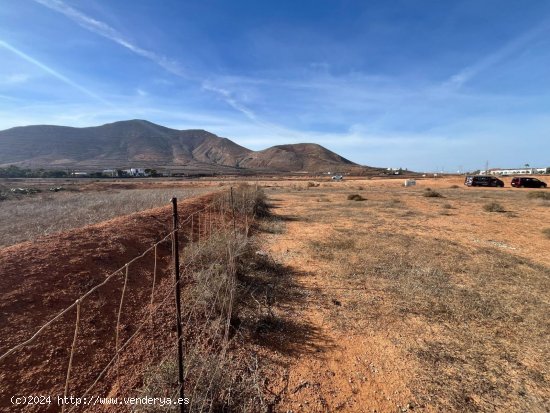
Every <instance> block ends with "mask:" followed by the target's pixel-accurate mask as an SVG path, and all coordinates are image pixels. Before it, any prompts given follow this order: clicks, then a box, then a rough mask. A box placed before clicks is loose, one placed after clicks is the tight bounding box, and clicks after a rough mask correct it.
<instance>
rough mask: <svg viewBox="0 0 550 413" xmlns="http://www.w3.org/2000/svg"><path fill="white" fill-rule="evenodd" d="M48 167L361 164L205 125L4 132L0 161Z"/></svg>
mask: <svg viewBox="0 0 550 413" xmlns="http://www.w3.org/2000/svg"><path fill="white" fill-rule="evenodd" d="M5 165H19V166H25V167H32V168H37V167H45V168H88V169H92V168H114V167H117V168H121V167H131V166H133V167H138V166H139V167H156V168H159V167H168V168H170V167H185V168H199V169H201V168H202V169H205V170H210V171H217V172H220V173H223V172H230V171H232V170H237V169H252V170H268V171H274V172H290V171H292V172H297V171H309V172H318V171H330V170H340V171H344V170H348V169H349V168H352V169H354V168H357V167H358V165H356V164H354V163H353V162H351V161H348V160H347V159H344V158H342V157H341V156H339V155H337V154H335V153H334V152H331V151H329V150H328V149H326V148H323V147H322V146H320V145H316V144H296V145H279V146H274V147H272V148H268V149H265V150H262V151H257V152H254V151H251V150H250V149H247V148H244V147H242V146H240V145H237V144H236V143H234V142H233V141H231V140H229V139H226V138H220V137H218V136H216V135H214V134H212V133H210V132H207V131H204V130H176V129H170V128H166V127H164V126H160V125H156V124H154V123H151V122H148V121H145V120H129V121H121V122H114V123H109V124H106V125H102V126H95V127H87V128H73V127H66V126H52V125H35V126H23V127H16V128H12V129H7V130H4V131H0V166H5Z"/></svg>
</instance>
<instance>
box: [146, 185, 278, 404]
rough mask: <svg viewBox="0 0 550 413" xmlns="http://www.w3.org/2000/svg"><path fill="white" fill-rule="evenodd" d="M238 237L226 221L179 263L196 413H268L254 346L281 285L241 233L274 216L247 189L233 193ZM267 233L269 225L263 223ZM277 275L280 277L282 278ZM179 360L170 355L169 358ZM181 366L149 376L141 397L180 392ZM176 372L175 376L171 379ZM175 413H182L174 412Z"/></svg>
mask: <svg viewBox="0 0 550 413" xmlns="http://www.w3.org/2000/svg"><path fill="white" fill-rule="evenodd" d="M234 197H235V199H240V200H241V203H240V204H239V205H237V207H236V211H237V213H238V215H237V217H238V220H239V222H238V228H239V229H238V230H237V231H236V232H235V230H234V227H233V225H227V223H224V222H223V221H221V222H218V225H217V228H216V230H215V231H214V233H213V234H211V235H210V236H208V237H207V238H205V239H202V240H201V241H200V242H198V240H195V242H194V243H191V244H188V246H187V247H186V248H185V249H184V251H183V254H182V257H181V261H182V263H187V264H182V276H183V277H184V278H185V279H186V280H187V282H186V288H185V290H184V294H183V306H184V307H183V320H184V324H185V351H186V356H185V381H186V389H187V391H186V396H187V397H189V398H190V400H191V405H190V406H188V408H189V411H193V412H223V411H231V412H252V411H254V412H256V411H258V412H259V411H265V409H266V401H265V396H264V393H263V380H265V379H264V378H263V372H262V364H261V363H260V362H259V360H258V357H256V356H255V355H254V354H253V352H252V351H249V350H250V345H251V343H252V342H253V340H250V338H251V337H252V336H253V335H254V334H256V332H257V331H258V329H262V328H264V327H263V326H264V325H265V323H266V322H267V321H266V320H269V322H270V323H275V322H276V320H275V318H274V315H273V313H272V311H271V306H272V305H273V304H274V303H275V296H276V294H275V291H274V289H275V288H277V287H276V286H277V283H278V279H279V280H280V279H281V278H280V276H279V277H274V271H275V270H274V269H275V267H274V265H273V264H272V263H271V262H270V261H269V259H268V258H267V257H265V256H264V255H262V254H258V253H257V251H258V248H259V247H258V245H257V244H256V243H255V238H250V237H249V236H247V233H246V232H243V231H242V229H243V228H242V225H243V224H244V222H245V221H246V220H245V217H247V219H253V216H254V215H255V214H257V211H263V213H262V214H263V216H264V217H265V214H266V213H267V212H268V211H269V209H268V207H267V202H266V198H265V195H264V194H263V192H261V191H258V192H255V191H254V190H251V187H248V186H242V187H240V188H239V189H238V190H236V191H235V193H234ZM260 225H262V227H263V222H261V223H260ZM277 275H279V274H277ZM173 357H174V356H173V355H171V358H173ZM176 371H177V370H176V366H175V365H174V364H172V363H170V362H168V361H165V362H163V363H161V364H160V366H159V367H157V368H155V369H153V370H152V371H151V372H150V374H148V375H146V380H145V381H144V386H143V389H142V390H141V393H142V394H144V395H147V396H151V397H158V396H155V395H158V394H161V395H162V394H170V393H172V394H173V393H174V392H177V383H174V377H177V375H176ZM166 372H171V374H166ZM173 411H177V409H174V410H173Z"/></svg>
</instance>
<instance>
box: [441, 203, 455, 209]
mask: <svg viewBox="0 0 550 413" xmlns="http://www.w3.org/2000/svg"><path fill="white" fill-rule="evenodd" d="M441 208H443V209H453V206H452V205H451V204H443V205H441Z"/></svg>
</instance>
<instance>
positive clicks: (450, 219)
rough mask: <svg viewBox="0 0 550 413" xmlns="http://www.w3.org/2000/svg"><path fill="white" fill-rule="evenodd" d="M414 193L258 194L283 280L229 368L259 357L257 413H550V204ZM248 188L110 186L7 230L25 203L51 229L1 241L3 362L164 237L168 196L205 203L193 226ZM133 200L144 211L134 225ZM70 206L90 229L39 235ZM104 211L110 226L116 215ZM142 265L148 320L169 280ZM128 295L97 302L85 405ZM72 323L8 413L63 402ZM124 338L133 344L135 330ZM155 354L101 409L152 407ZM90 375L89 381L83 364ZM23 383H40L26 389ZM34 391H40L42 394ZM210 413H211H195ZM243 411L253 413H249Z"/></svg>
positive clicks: (36, 353) (258, 243)
mask: <svg viewBox="0 0 550 413" xmlns="http://www.w3.org/2000/svg"><path fill="white" fill-rule="evenodd" d="M543 179H544V180H545V181H546V182H549V178H548V177H544V178H543ZM402 182H403V180H402V179H360V178H357V179H352V178H349V179H345V180H344V181H342V182H331V181H329V180H328V179H326V178H323V179H317V178H310V179H286V180H285V179H265V180H259V181H252V182H250V183H252V184H254V185H259V186H260V187H262V188H263V189H264V192H265V194H266V195H267V200H268V203H269V204H270V205H271V207H272V208H271V211H272V215H271V216H270V217H268V218H265V219H263V220H261V221H259V222H258V224H257V225H255V226H254V227H253V228H252V229H251V231H250V236H252V237H253V238H254V248H255V250H256V254H253V255H254V256H256V257H257V256H261V257H265V258H263V259H265V260H267V261H269V268H270V269H271V270H273V271H271V272H267V271H266V272H265V274H264V281H265V283H263V284H262V285H261V288H260V286H255V287H254V288H251V289H247V290H246V291H245V294H246V295H248V296H250V297H251V299H253V301H254V302H256V303H257V306H258V307H259V308H260V312H261V316H254V317H252V316H251V317H249V318H246V317H245V316H243V317H241V319H240V320H239V323H237V322H235V323H233V319H232V320H231V325H232V328H233V329H234V330H236V332H237V333H238V334H235V336H234V337H235V338H234V339H233V341H234V344H233V346H232V347H230V348H229V349H228V352H230V353H233V354H235V355H236V356H235V359H238V358H239V355H240V354H242V353H247V354H254V360H255V362H257V366H256V369H257V370H255V372H254V374H255V375H257V376H254V377H255V378H254V380H253V381H251V382H250V383H253V385H254V391H255V396H254V397H255V400H256V399H257V401H258V404H256V405H254V406H255V407H254V408H249V409H248V411H257V410H262V411H276V412H289V411H292V412H335V411H342V412H406V411H426V412H440V411H450V412H477V411H483V412H498V411H510V412H523V411H529V412H547V411H549V410H550V404H549V400H550V370H549V364H548V360H550V344H549V343H550V340H549V334H550V324H549V319H548V314H549V313H550V302H549V300H548V297H550V267H549V265H548V263H549V262H550V235H549V233H550V199H549V196H547V195H548V194H550V192H549V191H548V190H536V189H514V188H510V184H509V180H505V182H506V186H507V187H506V188H504V189H500V188H467V187H465V186H464V185H463V177H443V178H437V179H436V178H426V179H418V180H417V185H416V186H414V187H409V188H405V187H403V186H402ZM241 183H243V181H231V180H195V181H178V180H171V181H166V182H162V181H148V180H143V181H138V180H136V181H131V180H127V181H120V182H115V181H101V182H93V183H89V184H86V185H80V186H79V185H76V186H77V188H74V191H66V192H65V191H61V192H56V193H52V194H48V197H44V196H42V195H40V194H38V195H37V194H34V195H28V196H24V197H19V198H18V199H11V200H6V201H3V202H0V217H1V216H5V217H7V216H8V215H9V214H14V212H13V211H12V210H11V209H12V208H13V206H14V205H15V204H16V203H18V204H22V205H31V204H32V208H31V207H29V208H31V209H29V211H32V210H34V211H37V210H39V209H40V208H44V209H45V210H46V211H48V213H47V214H42V215H41V214H36V217H35V221H30V220H29V219H27V218H25V219H22V220H21V221H19V222H17V220H16V219H14V218H6V219H5V224H4V225H3V228H8V226H9V225H15V223H17V225H18V228H20V229H19V230H18V233H19V234H29V235H28V236H23V235H21V236H20V237H19V238H17V239H9V240H5V239H2V240H1V241H2V242H1V244H3V245H10V244H15V245H11V246H9V247H5V248H2V249H0V273H1V280H2V289H1V296H0V303H1V310H2V317H3V318H4V320H5V323H3V324H4V325H6V328H5V330H4V333H5V334H3V335H2V338H1V339H0V352H4V351H5V350H6V349H7V348H9V347H11V346H13V345H14V344H15V343H17V342H18V341H20V340H21V339H23V338H25V337H26V336H28V335H29V334H31V333H32V332H33V331H34V330H36V329H37V328H38V327H39V326H40V325H41V323H42V322H44V321H45V320H47V319H48V318H49V317H50V316H52V315H53V314H55V312H56V311H58V310H59V309H61V308H62V307H63V306H64V305H68V304H70V303H71V302H73V301H74V299H76V298H77V297H78V296H79V295H80V294H82V293H83V292H85V291H86V289H87V288H89V287H92V286H93V285H95V284H97V283H99V282H100V281H101V280H102V277H104V274H106V273H108V272H109V271H113V270H114V269H116V268H118V267H119V266H121V265H123V264H124V262H127V261H128V260H130V259H131V258H133V257H134V256H136V255H139V253H140V252H141V251H143V250H144V249H145V248H147V246H149V245H150V244H151V243H152V242H153V241H155V240H158V239H159V237H160V236H161V235H163V234H164V233H166V231H168V230H169V228H170V227H169V219H170V215H169V210H168V209H167V208H157V209H148V208H151V207H153V206H155V207H158V206H160V205H162V204H163V202H164V204H167V202H165V201H163V199H164V198H166V201H167V200H168V198H167V197H168V194H170V193H179V194H180V195H179V196H180V197H188V198H189V200H188V201H185V202H184V204H183V207H182V215H181V217H182V219H185V216H186V214H191V213H192V212H193V211H197V210H199V209H200V208H201V206H202V205H205V204H206V203H207V202H209V199H210V198H209V197H211V196H212V195H202V196H201V197H197V195H199V194H204V193H212V192H220V191H223V190H224V189H227V188H228V187H230V186H235V187H237V186H238V185H240V184H241ZM549 183H550V182H549ZM4 185H6V184H5V183H4ZM19 185H20V186H22V184H19ZM48 185H49V184H48ZM144 194H148V195H147V196H145V195H144ZM532 194H542V195H532ZM73 196H75V197H77V196H92V197H93V199H104V200H107V201H108V202H104V203H103V204H100V203H92V204H90V203H88V202H85V201H82V202H80V203H77V204H76V205H77V208H76V210H73V211H72V212H70V211H71V210H70V208H67V204H68V205H71V203H73V202H76V201H75V200H76V198H75V199H73V198H71V197H73ZM66 199H69V201H70V202H65V200H66ZM125 199H129V200H132V202H131V204H132V205H130V206H127V207H124V208H123V207H121V206H120V205H123V204H125V202H126V201H125ZM37 200H40V202H37ZM140 200H141V201H140ZM62 204H63V208H65V209H63V212H62V213H59V216H61V215H62V214H69V213H75V214H76V216H77V217H80V218H78V219H76V220H72V221H71V222H70V223H67V224H63V226H61V227H59V228H58V229H57V232H56V230H55V229H54V228H52V229H49V230H48V231H47V232H46V233H44V234H41V233H39V232H37V230H36V228H41V227H40V226H39V225H40V222H39V221H40V220H43V221H45V222H46V221H47V217H48V216H50V217H52V216H54V217H55V216H57V215H56V213H58V212H56V211H55V209H56V208H58V207H59V208H61V207H60V206H59V205H62ZM119 204H120V205H119ZM86 205H95V206H93V208H95V212H94V211H92V212H93V214H92V215H94V217H95V218H93V219H92V220H91V221H86V220H84V219H83V218H82V217H85V216H89V215H90V214H91V213H90V212H89V211H86ZM97 205H99V206H97ZM109 205H111V207H110V208H109ZM49 208H52V209H49ZM104 208H107V210H108V212H106V213H104V212H101V211H103V209H104ZM125 208H126V209H125ZM8 209H9V210H8ZM141 210H144V211H142V212H138V213H135V212H137V211H141ZM22 211H25V210H24V209H23V210H22ZM67 211H69V212H67ZM98 211H99V212H98ZM117 211H119V212H118V213H117ZM20 213H27V214H29V216H31V215H32V212H20ZM129 213H134V214H133V215H127V214H129ZM102 214H105V215H102ZM117 215H121V216H118V217H117ZM126 215H127V216H126ZM109 219H110V220H109ZM79 221H80V222H82V225H80V226H79V225H78V222H79ZM26 222H33V223H32V226H33V228H23V227H24V226H25V225H26V224H25V223H26ZM188 224H189V223H187V224H186V225H188ZM52 225H53V224H52ZM65 225H66V226H65ZM50 227H51V225H50ZM50 227H48V228H50ZM199 231H200V230H199ZM205 233H208V231H206V232H205ZM247 233H248V230H247ZM192 234H193V233H192ZM199 234H200V233H199ZM6 236H7V232H3V234H2V237H3V238H5V237H6ZM21 241H25V242H23V243H18V244H17V242H21ZM159 254H160V255H159V264H158V265H159V267H160V268H163V271H164V273H165V275H163V276H162V277H164V278H161V279H160V284H159V286H160V287H159V288H160V289H164V290H166V291H169V290H167V289H168V286H169V278H168V274H169V270H168V264H169V257H168V255H167V254H168V253H167V252H166V250H165V248H164V247H162V248H160V252H159ZM183 257H185V256H183ZM184 262H185V261H184ZM139 265H141V264H139ZM139 265H138V267H135V271H136V274H140V277H137V278H136V280H138V279H139V280H141V281H137V283H136V284H135V285H134V286H133V288H134V290H131V291H130V296H129V299H127V300H126V302H125V305H127V306H128V314H130V315H133V316H135V317H139V314H140V313H139V311H140V310H141V308H142V306H143V305H142V303H143V300H145V299H146V295H145V293H144V292H143V291H142V290H141V289H140V288H145V285H146V281H145V277H146V274H149V272H150V271H151V268H152V267H153V265H157V264H155V263H153V261H152V258H151V257H149V258H147V260H146V261H145V263H144V264H143V266H142V267H140V266H139ZM265 267H266V268H267V267H268V266H267V265H266V266H265ZM133 268H134V267H133ZM245 268H246V267H245ZM262 268H263V267H262ZM251 271H252V270H251ZM265 277H267V279H266V278H265ZM117 283H118V284H117V286H116V289H115V290H109V291H106V292H104V293H101V294H100V295H99V296H98V297H95V296H93V298H97V300H96V301H91V302H90V303H88V304H87V305H88V308H87V310H88V313H87V314H88V315H87V318H85V319H84V321H85V323H87V324H86V326H87V327H88V330H87V331H85V332H84V333H83V334H84V335H83V337H84V339H86V340H88V339H89V340H90V342H89V343H87V344H86V345H84V346H83V347H82V350H81V353H79V354H77V355H78V356H79V357H80V363H76V371H77V373H78V374H76V375H75V377H76V378H75V379H74V380H75V381H74V388H75V389H79V390H82V389H85V388H86V381H87V380H88V381H89V380H91V379H92V378H93V373H94V372H96V371H97V370H98V368H99V364H100V361H103V362H104V361H105V360H108V355H109V351H110V350H108V346H112V345H113V343H112V342H111V341H112V340H111V339H110V338H109V339H108V338H97V337H92V336H93V334H92V332H91V331H92V329H93V326H96V327H98V328H100V329H101V331H103V333H104V335H105V337H111V335H112V331H111V330H112V325H111V324H109V320H111V321H112V320H113V319H114V318H116V310H117V304H116V297H115V296H116V295H117V294H119V293H120V291H121V288H122V278H121V279H119V280H118V281H117ZM124 288H125V287H124ZM184 289H185V286H184ZM190 291H191V290H190ZM190 291H187V293H188V294H189V293H190ZM61 298H62V299H61ZM191 298H192V297H191ZM111 299H112V300H113V301H112V302H111V301H109V300H111ZM244 301H245V300H244V299H243V302H244ZM254 305H255V304H254ZM242 306H243V307H244V304H243V305H242ZM105 314H107V315H105ZM169 314H170V311H169V310H166V311H165V312H163V313H162V314H161V315H160V316H159V318H158V322H159V323H161V322H163V321H166V322H168V323H169V322H170V315H169ZM60 321H61V325H60V326H57V327H56V329H55V331H53V332H50V333H49V335H48V336H47V338H48V339H47V340H45V341H44V342H43V343H42V344H43V345H45V346H46V347H45V349H44V348H40V343H37V344H33V346H32V347H31V348H30V349H27V350H24V351H23V353H22V354H23V357H22V360H23V361H24V363H23V364H20V363H19V361H18V362H17V363H15V362H13V361H11V363H15V364H9V366H11V369H6V366H5V365H4V366H0V368H1V370H2V375H1V382H0V394H1V397H2V399H3V400H2V403H0V410H1V409H7V410H2V411H10V410H9V407H8V404H7V403H6V402H5V398H6V397H7V396H8V395H9V394H10V392H13V391H15V390H14V389H18V390H19V391H21V392H33V391H36V390H40V391H42V392H44V391H46V390H47V389H48V388H49V386H51V387H54V388H55V391H56V392H60V391H62V388H63V381H64V376H63V372H64V370H65V369H66V365H65V363H66V357H67V354H68V351H69V350H68V349H69V348H70V344H71V338H72V334H73V333H72V329H73V326H74V319H73V318H70V317H68V318H66V319H65V318H64V319H61V320H60ZM125 323H126V325H125V328H126V329H127V330H128V331H126V330H123V331H124V334H126V335H129V334H130V332H131V331H132V325H131V322H130V321H129V320H128V321H125ZM21 326H24V327H21ZM64 327H65V329H64ZM110 329H111V330H110ZM109 334H110V335H109ZM171 336H172V332H171V331H167V332H166V334H164V333H160V332H159V333H158V334H157V339H158V340H161V342H162V340H166V341H167V342H168V341H169V340H171ZM101 337H103V336H101ZM92 340H93V342H92ZM102 340H103V341H102ZM110 340H111V341H110ZM147 340H148V339H143V340H141V341H140V342H139V343H138V350H135V351H134V352H133V354H132V356H128V357H124V358H123V361H122V362H123V363H126V364H125V366H126V367H127V368H126V369H125V370H124V371H125V372H124V374H123V375H122V377H123V379H122V382H119V380H118V379H117V381H116V384H114V385H113V384H109V383H105V384H102V385H101V386H100V389H101V390H102V391H104V392H106V393H107V394H117V392H118V391H119V390H121V389H122V390H124V391H126V392H137V393H139V391H140V389H141V388H142V387H143V386H144V381H146V380H145V379H144V376H143V374H144V373H143V369H140V368H139V366H142V365H144V364H147V361H148V360H149V357H152V356H151V353H150V349H149V350H146V349H148V348H149V346H150V345H151V343H150V342H149V341H147ZM102 348H103V350H102ZM105 348H106V349H105ZM94 349H96V350H94ZM86 357H89V360H90V363H82V359H85V358H86ZM78 360H79V359H78V358H77V359H76V361H78ZM94 363H95V364H94ZM24 365H27V366H29V370H28V371H23V377H22V378H20V379H19V380H15V379H13V378H12V375H13V372H14V371H16V370H17V369H18V368H22V366H24ZM229 367H231V365H229ZM248 370H250V368H249V369H248ZM248 370H247V371H248ZM48 374H49V375H54V374H55V375H57V376H56V377H48ZM35 375H36V377H38V379H37V380H30V377H33V376H35ZM251 386H252V385H251ZM235 400H237V401H238V399H235ZM236 403H237V405H238V402H236ZM245 404H246V403H244V404H242V405H245ZM242 405H241V406H242ZM209 409H212V404H211V405H204V404H203V406H202V407H200V408H199V407H196V408H195V410H193V411H212V410H209ZM27 411H38V410H32V409H28V410H27ZM51 411H56V410H51ZM110 411H112V410H110ZM120 411H124V410H120ZM164 411H170V410H169V409H168V410H164ZM174 411H175V410H174ZM214 411H215V410H214ZM233 411H246V409H242V408H238V407H235V406H233Z"/></svg>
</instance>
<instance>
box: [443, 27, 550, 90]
mask: <svg viewBox="0 0 550 413" xmlns="http://www.w3.org/2000/svg"><path fill="white" fill-rule="evenodd" d="M549 31H550V24H549V21H544V22H543V23H541V24H539V25H538V26H536V27H534V28H532V29H531V30H528V31H527V32H525V33H523V34H522V35H520V36H518V37H517V38H515V39H514V40H512V41H510V42H509V43H507V44H506V45H504V46H503V47H501V48H500V49H498V50H496V51H495V52H493V53H490V54H488V55H486V56H484V57H483V58H481V59H480V60H478V61H477V62H476V63H474V64H472V65H470V66H467V67H465V68H463V69H462V70H460V71H459V72H458V73H456V74H454V75H453V76H451V77H450V78H449V79H448V80H447V82H446V83H445V86H449V87H454V88H460V87H461V86H463V85H464V84H465V83H467V82H469V81H470V80H471V79H473V78H475V77H476V76H478V75H479V74H481V73H482V72H484V71H486V70H487V69H489V68H491V67H493V66H495V65H496V64H498V63H500V62H502V61H503V60H505V59H506V58H508V57H509V56H512V55H513V54H515V53H517V52H520V51H521V50H523V49H525V48H526V47H527V46H528V45H529V44H530V43H532V42H533V41H534V40H536V39H537V38H539V37H541V36H542V35H543V34H545V33H546V35H547V36H548V35H549V34H548V33H547V32H549Z"/></svg>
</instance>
